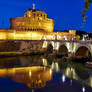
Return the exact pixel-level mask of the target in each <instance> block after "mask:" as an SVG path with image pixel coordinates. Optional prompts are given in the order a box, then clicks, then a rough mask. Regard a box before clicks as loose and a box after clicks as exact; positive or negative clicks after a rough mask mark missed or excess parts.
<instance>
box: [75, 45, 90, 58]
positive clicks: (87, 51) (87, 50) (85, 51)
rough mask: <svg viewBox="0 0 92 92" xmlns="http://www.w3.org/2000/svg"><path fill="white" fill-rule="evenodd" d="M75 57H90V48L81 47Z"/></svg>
mask: <svg viewBox="0 0 92 92" xmlns="http://www.w3.org/2000/svg"><path fill="white" fill-rule="evenodd" d="M75 55H76V56H81V57H90V56H91V52H90V48H89V47H88V46H79V47H78V48H77V49H76V51H75Z"/></svg>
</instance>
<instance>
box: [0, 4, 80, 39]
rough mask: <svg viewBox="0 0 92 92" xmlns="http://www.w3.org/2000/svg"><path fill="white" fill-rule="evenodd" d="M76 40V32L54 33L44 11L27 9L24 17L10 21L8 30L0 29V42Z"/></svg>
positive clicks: (77, 37)
mask: <svg viewBox="0 0 92 92" xmlns="http://www.w3.org/2000/svg"><path fill="white" fill-rule="evenodd" d="M72 38H74V39H76V40H78V39H79V38H80V37H79V36H77V35H76V30H69V32H54V20H53V19H49V18H47V14H46V13H45V11H40V10H37V9H35V4H33V9H28V10H27V11H26V13H25V14H24V17H16V18H11V19H10V29H0V40H55V39H57V40H65V39H67V40H71V39H72Z"/></svg>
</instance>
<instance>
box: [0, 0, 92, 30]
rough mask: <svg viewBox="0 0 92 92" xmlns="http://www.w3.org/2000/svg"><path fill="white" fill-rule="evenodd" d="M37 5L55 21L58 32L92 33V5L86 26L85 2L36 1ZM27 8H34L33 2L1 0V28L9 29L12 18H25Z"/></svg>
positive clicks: (72, 0)
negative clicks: (70, 30)
mask: <svg viewBox="0 0 92 92" xmlns="http://www.w3.org/2000/svg"><path fill="white" fill-rule="evenodd" d="M35 3H36V9H39V10H44V11H45V12H46V13H47V14H48V18H52V19H54V20H55V29H56V30H65V29H67V30H69V29H77V30H84V31H86V32H92V4H91V5H90V7H89V10H88V12H87V13H86V15H87V18H86V24H83V19H82V16H81V11H82V10H83V8H84V0H35ZM27 8H32V0H0V28H9V27H10V18H11V17H22V16H24V13H25V12H26V10H27Z"/></svg>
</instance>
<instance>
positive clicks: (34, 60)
mask: <svg viewBox="0 0 92 92" xmlns="http://www.w3.org/2000/svg"><path fill="white" fill-rule="evenodd" d="M61 62H62V61H58V59H54V60H53V59H52V61H51V60H48V59H47V58H45V57H43V56H31V57H30V56H27V57H17V58H10V59H2V60H0V68H3V69H0V77H10V78H11V79H12V80H13V81H16V82H19V83H25V84H26V85H27V86H28V87H30V88H36V87H37V88H41V87H44V86H46V82H47V81H49V80H52V75H53V72H52V71H54V72H56V73H60V74H61V75H62V76H61V79H62V82H63V83H65V82H66V77H68V78H70V83H71V85H72V82H73V79H74V80H78V81H79V82H81V83H82V84H87V85H89V86H90V87H92V74H90V75H89V78H87V79H85V80H83V79H82V78H81V77H80V75H79V74H78V73H77V72H76V69H75V68H74V67H73V66H72V65H70V64H67V67H64V68H62V67H63V66H64V64H65V63H64V64H62V65H61ZM35 66H36V67H35ZM47 66H49V67H50V68H48V67H47ZM13 67H16V68H13ZM17 67H20V68H17ZM6 68H7V69H6ZM10 68H11V69H10ZM81 90H82V88H81Z"/></svg>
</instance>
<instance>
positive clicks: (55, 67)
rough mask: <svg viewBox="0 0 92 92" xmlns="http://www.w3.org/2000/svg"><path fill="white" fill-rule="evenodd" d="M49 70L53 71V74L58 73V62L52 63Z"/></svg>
mask: <svg viewBox="0 0 92 92" xmlns="http://www.w3.org/2000/svg"><path fill="white" fill-rule="evenodd" d="M51 69H52V70H55V72H59V64H58V62H52V64H51Z"/></svg>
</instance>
